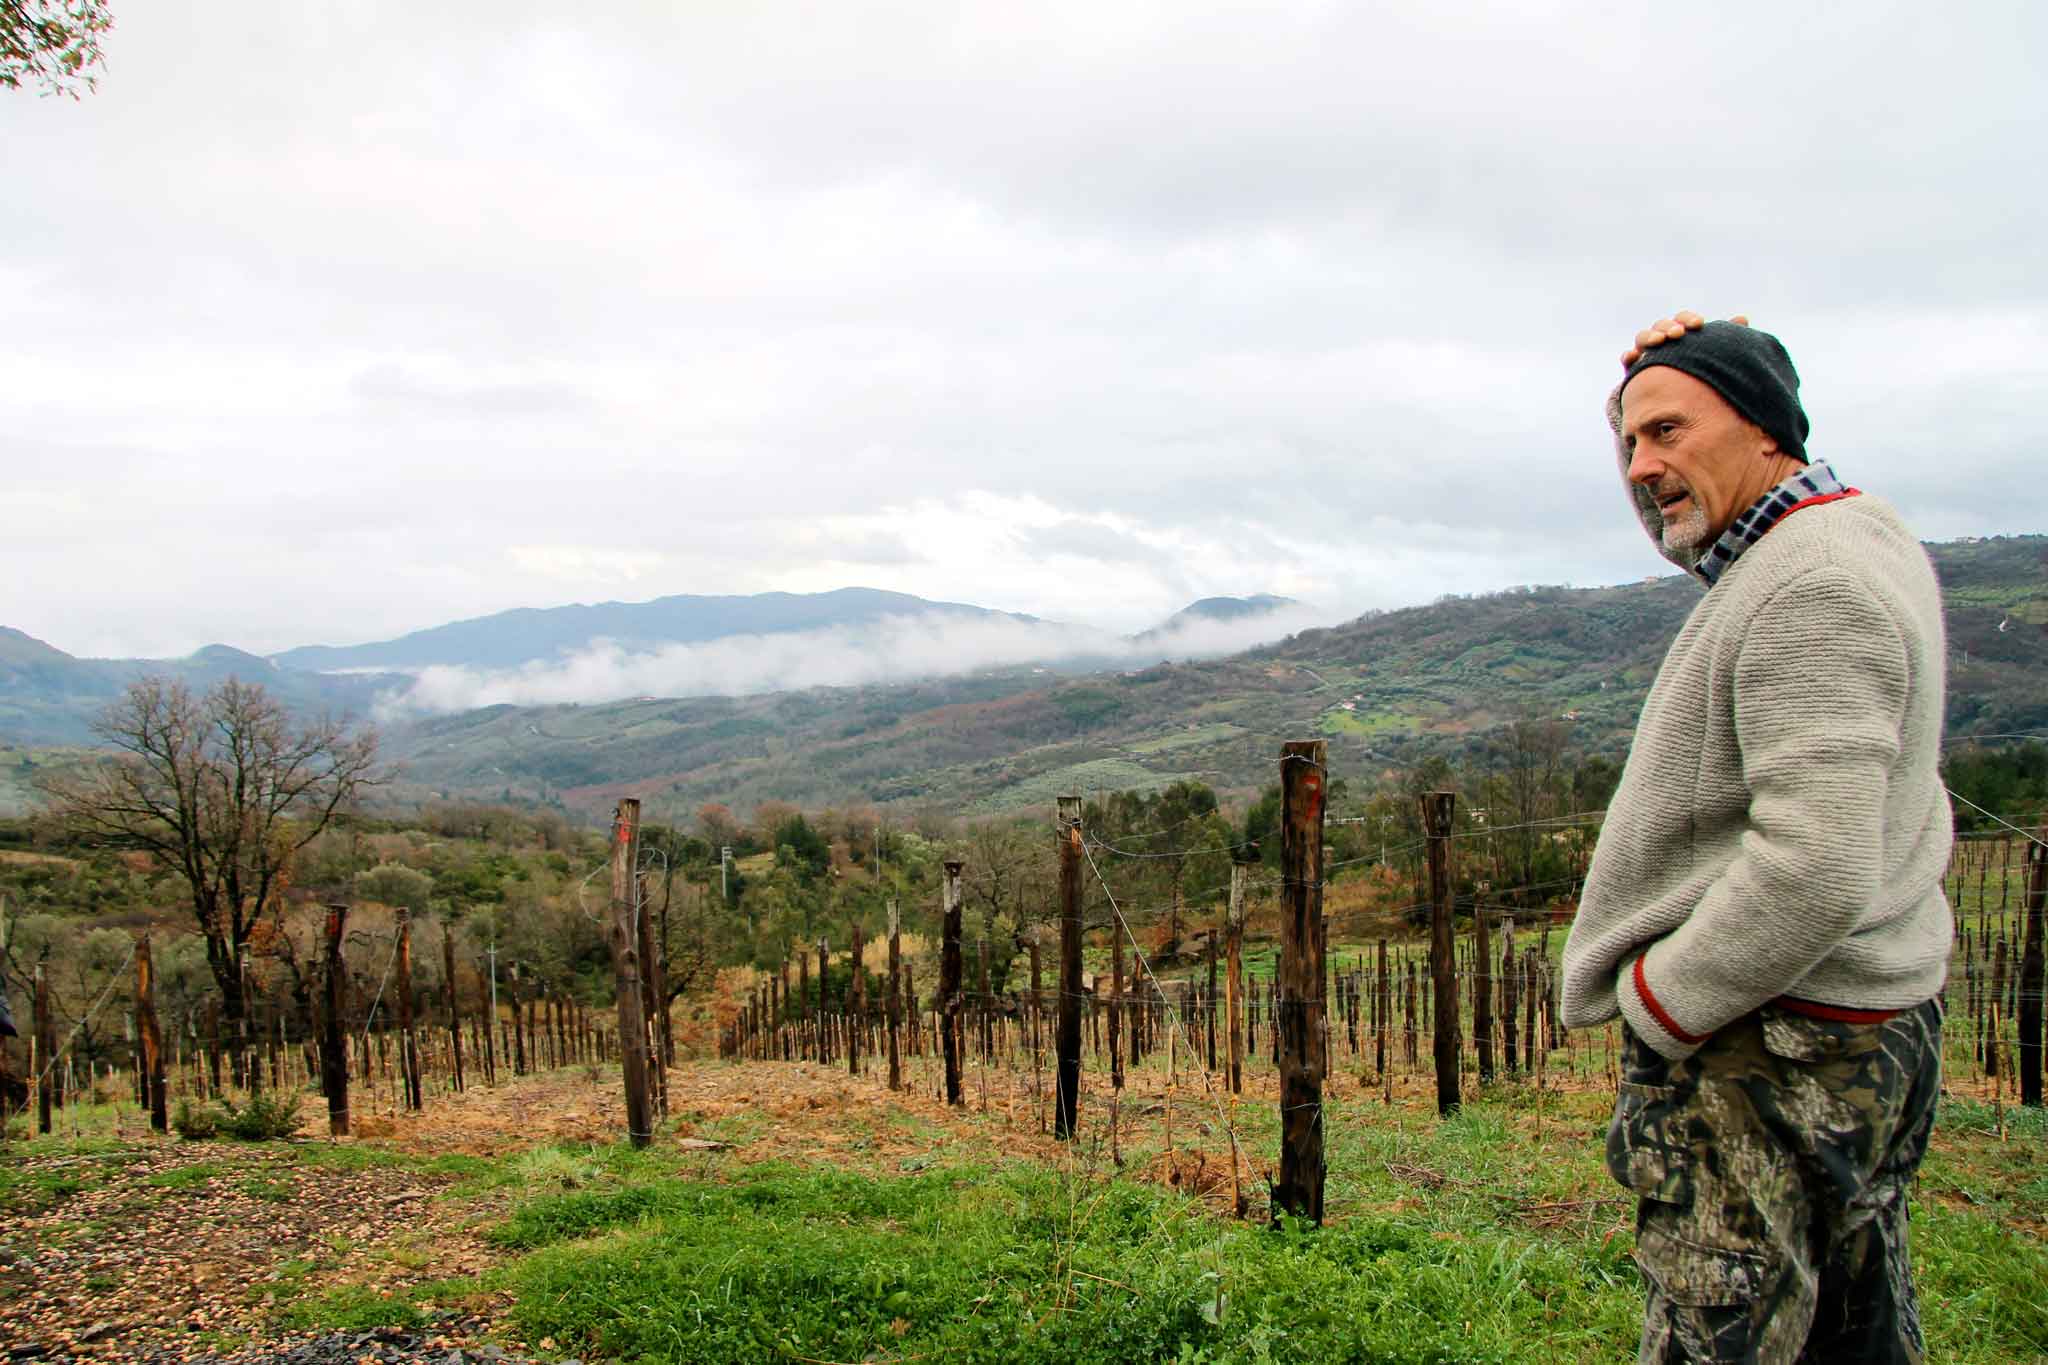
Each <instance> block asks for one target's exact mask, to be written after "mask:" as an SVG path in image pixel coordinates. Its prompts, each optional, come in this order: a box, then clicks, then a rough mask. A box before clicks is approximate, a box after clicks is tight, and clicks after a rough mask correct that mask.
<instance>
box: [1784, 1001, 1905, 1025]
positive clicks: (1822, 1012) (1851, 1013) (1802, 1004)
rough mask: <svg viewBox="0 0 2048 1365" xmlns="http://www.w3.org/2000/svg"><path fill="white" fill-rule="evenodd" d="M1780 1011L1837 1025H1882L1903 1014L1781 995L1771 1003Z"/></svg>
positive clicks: (1897, 1011) (1899, 1011)
mask: <svg viewBox="0 0 2048 1365" xmlns="http://www.w3.org/2000/svg"><path fill="white" fill-rule="evenodd" d="M1771 1003H1772V1004H1773V1005H1776V1006H1777V1007H1778V1008H1779V1009H1781V1010H1790V1011H1792V1013H1794V1014H1803V1015H1805V1016H1806V1017H1807V1018H1809V1019H1827V1020H1830V1021H1832V1022H1834V1023H1837V1024H1882V1023H1883V1022H1884V1021H1885V1020H1887V1019H1890V1018H1893V1017H1894V1016H1896V1015H1898V1014H1901V1013H1903V1012H1904V1011H1902V1010H1859V1009H1851V1008H1850V1007H1849V1006H1847V1005H1823V1004H1821V1003H1820V1001H1818V1000H1801V999H1800V998H1799V997H1797V996H1793V995H1781V996H1779V997H1778V998H1777V999H1776V1000H1773V1001H1772V1002H1771Z"/></svg>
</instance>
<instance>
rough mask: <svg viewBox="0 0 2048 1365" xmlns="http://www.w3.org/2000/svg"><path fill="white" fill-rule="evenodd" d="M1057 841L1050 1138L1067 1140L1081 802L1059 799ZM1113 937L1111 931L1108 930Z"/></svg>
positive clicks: (1077, 1061)
mask: <svg viewBox="0 0 2048 1365" xmlns="http://www.w3.org/2000/svg"><path fill="white" fill-rule="evenodd" d="M1058 822H1059V841H1060V1009H1059V1023H1058V1026H1057V1029H1056V1031H1055V1034H1054V1038H1053V1051H1054V1058H1055V1065H1054V1076H1053V1108H1052V1135H1053V1136H1054V1137H1056V1138H1063V1139H1064V1138H1071V1137H1073V1136H1074V1135H1075V1133H1076V1131H1077V1125H1078V1123H1079V1120H1080V1103H1081V798H1080V797H1078V796H1062V797H1061V798H1059V807H1058ZM1112 932H1115V930H1114V928H1112Z"/></svg>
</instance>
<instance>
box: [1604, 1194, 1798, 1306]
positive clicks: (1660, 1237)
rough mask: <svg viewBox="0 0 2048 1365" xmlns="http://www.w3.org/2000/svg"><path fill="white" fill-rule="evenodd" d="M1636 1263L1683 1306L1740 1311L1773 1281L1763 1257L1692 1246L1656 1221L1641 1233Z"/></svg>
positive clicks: (1651, 1220) (1648, 1222) (1660, 1289)
mask: <svg viewBox="0 0 2048 1365" xmlns="http://www.w3.org/2000/svg"><path fill="white" fill-rule="evenodd" d="M1636 1264H1637V1265H1638V1266H1640V1267H1641V1268H1642V1272H1643V1278H1645V1279H1647V1280H1649V1281H1650V1283H1651V1284H1653V1285H1655V1286H1656V1289H1657V1292H1658V1293H1659V1294H1661V1295H1663V1296H1664V1298H1665V1299H1667V1300H1669V1301H1670V1302H1671V1303H1673V1304H1676V1305H1677V1306H1678V1307H1680V1308H1737V1307H1742V1306H1745V1305H1748V1304H1752V1303H1754V1302H1756V1300H1757V1299H1758V1298H1759V1297H1760V1296H1761V1295H1762V1294H1763V1292H1764V1289H1765V1287H1766V1285H1767V1283H1768V1281H1769V1279H1770V1264H1769V1262H1767V1261H1766V1260H1765V1259H1764V1258H1763V1257H1762V1256H1757V1255H1752V1254H1751V1253H1749V1252H1744V1251H1725V1250H1722V1249H1720V1248H1717V1247H1704V1246H1701V1245H1699V1244H1698V1243H1697V1242H1688V1241H1686V1240H1685V1239H1684V1238H1682V1237H1679V1236H1677V1235H1676V1234H1675V1233H1673V1232H1672V1231H1671V1230H1670V1229H1668V1228H1665V1227H1663V1226H1661V1220H1660V1219H1659V1218H1657V1217H1654V1216H1653V1217H1651V1218H1649V1219H1647V1220H1645V1221H1644V1223H1643V1226H1642V1228H1641V1229H1640V1230H1639V1231H1638V1232H1637V1233H1636Z"/></svg>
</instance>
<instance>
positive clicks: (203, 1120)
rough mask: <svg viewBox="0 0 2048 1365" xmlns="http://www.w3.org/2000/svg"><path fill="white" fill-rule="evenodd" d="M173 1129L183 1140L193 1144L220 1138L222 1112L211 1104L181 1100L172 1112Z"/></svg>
mask: <svg viewBox="0 0 2048 1365" xmlns="http://www.w3.org/2000/svg"><path fill="white" fill-rule="evenodd" d="M171 1128H172V1130H173V1131H174V1132H176V1133H177V1135H178V1136H179V1137H181V1138H185V1139H187V1140H189V1141H192V1142H200V1141H204V1140H205V1139H207V1138H212V1137H218V1136H220V1110H218V1109H215V1108H214V1107H213V1106H212V1105H210V1104H194V1103H192V1101H190V1100H179V1101H178V1104H177V1107H176V1108H175V1109H173V1110H171Z"/></svg>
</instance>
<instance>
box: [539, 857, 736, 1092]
mask: <svg viewBox="0 0 2048 1365" xmlns="http://www.w3.org/2000/svg"><path fill="white" fill-rule="evenodd" d="M633 919H634V923H635V926H636V927H637V928H638V930H639V933H640V953H639V959H640V1021H641V1027H642V1028H643V1029H644V1030H645V1032H646V1038H647V1047H646V1062H647V1077H648V1099H649V1103H650V1104H651V1105H652V1106H653V1110H654V1112H655V1113H656V1114H659V1115H660V1116H661V1117H662V1118H667V1117H668V1068H667V1067H666V1066H665V1065H663V1063H662V1048H661V999H662V995H663V992H664V991H665V989H666V984H665V983H664V982H663V981H662V976H661V954H660V951H659V949H658V947H657V945H658V944H659V942H660V935H659V934H657V933H655V931H654V913H653V910H652V901H651V900H650V899H649V897H648V895H647V873H646V872H644V871H642V870H639V869H638V868H636V869H635V870H634V874H633ZM766 1022H767V1024H768V1027H769V1028H770V1029H773V1028H774V1026H775V1016H774V1015H773V1014H772V1013H771V1014H769V1015H768V1016H767V1021H766ZM563 1041H564V1042H565V1043H566V1041H567V1039H566V1038H565V1039H564V1040H563Z"/></svg>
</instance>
